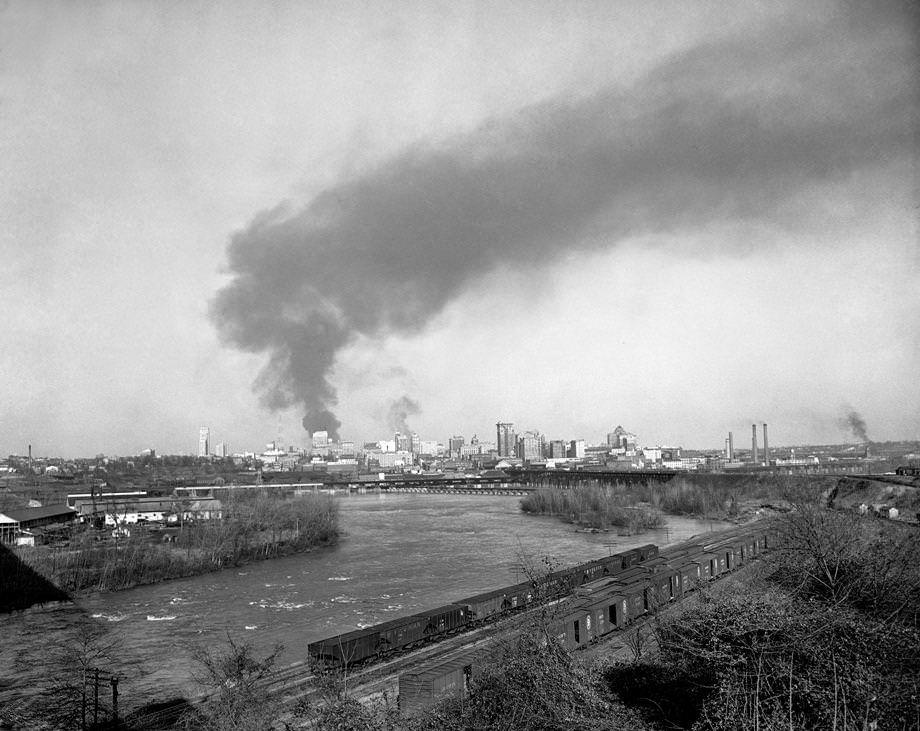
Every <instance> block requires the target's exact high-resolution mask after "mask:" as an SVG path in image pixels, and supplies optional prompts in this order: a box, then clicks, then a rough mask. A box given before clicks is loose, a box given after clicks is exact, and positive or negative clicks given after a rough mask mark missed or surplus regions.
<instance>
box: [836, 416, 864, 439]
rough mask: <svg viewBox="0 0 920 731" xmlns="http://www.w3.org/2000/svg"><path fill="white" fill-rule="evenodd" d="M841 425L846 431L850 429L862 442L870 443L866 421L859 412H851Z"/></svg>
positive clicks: (841, 421) (842, 420)
mask: <svg viewBox="0 0 920 731" xmlns="http://www.w3.org/2000/svg"><path fill="white" fill-rule="evenodd" d="M840 423H841V425H842V426H843V427H844V428H845V429H848V430H849V431H850V432H851V433H852V434H853V436H854V437H856V438H857V439H858V440H859V441H860V442H868V441H869V433H868V431H866V420H865V419H863V418H862V416H860V414H859V412H858V411H850V412H849V413H848V414H847V415H846V416H844V417H843V418H842V419H841V420H840Z"/></svg>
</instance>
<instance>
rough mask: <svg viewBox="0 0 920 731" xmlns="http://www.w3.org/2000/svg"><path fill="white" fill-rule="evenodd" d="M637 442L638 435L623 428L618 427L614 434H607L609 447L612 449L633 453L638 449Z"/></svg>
mask: <svg viewBox="0 0 920 731" xmlns="http://www.w3.org/2000/svg"><path fill="white" fill-rule="evenodd" d="M636 442H637V440H636V435H635V434H633V433H632V432H628V431H626V430H625V429H624V428H623V427H622V426H617V428H616V429H614V430H613V431H612V432H608V433H607V446H608V447H610V448H612V449H622V450H625V451H627V452H633V451H635V449H636Z"/></svg>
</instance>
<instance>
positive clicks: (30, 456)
mask: <svg viewBox="0 0 920 731" xmlns="http://www.w3.org/2000/svg"><path fill="white" fill-rule="evenodd" d="M31 476H32V445H31V444H30V445H29V477H31Z"/></svg>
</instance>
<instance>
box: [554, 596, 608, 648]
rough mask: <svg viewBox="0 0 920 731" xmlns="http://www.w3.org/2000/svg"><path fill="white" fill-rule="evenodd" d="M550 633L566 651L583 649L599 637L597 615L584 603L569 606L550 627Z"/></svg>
mask: <svg viewBox="0 0 920 731" xmlns="http://www.w3.org/2000/svg"><path fill="white" fill-rule="evenodd" d="M550 632H551V634H552V635H553V636H554V637H555V638H556V639H557V640H558V641H559V642H560V643H561V644H562V646H563V647H565V648H566V649H567V650H574V649H576V648H578V647H584V646H585V645H587V644H588V643H589V642H591V641H592V640H594V639H596V638H597V637H599V636H600V634H599V627H598V623H597V615H596V613H595V612H594V611H592V607H591V606H590V604H586V603H584V602H574V603H572V604H571V605H569V606H568V607H567V608H566V610H565V611H564V612H562V614H560V616H559V617H558V618H557V619H556V620H555V622H554V623H553V624H552V625H551V627H550Z"/></svg>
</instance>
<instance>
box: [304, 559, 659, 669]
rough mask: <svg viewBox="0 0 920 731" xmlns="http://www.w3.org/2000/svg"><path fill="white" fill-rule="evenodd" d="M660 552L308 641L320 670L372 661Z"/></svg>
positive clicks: (583, 567) (592, 564) (599, 563)
mask: <svg viewBox="0 0 920 731" xmlns="http://www.w3.org/2000/svg"><path fill="white" fill-rule="evenodd" d="M657 555H658V548H657V547H656V546H655V545H653V544H648V545H645V546H641V547H639V548H634V549H631V550H629V551H623V552H621V553H615V554H613V555H611V556H607V557H606V558H601V559H597V560H594V561H589V562H587V563H583V564H579V565H577V566H573V567H571V568H566V569H562V570H559V571H552V572H549V573H547V574H546V575H544V576H540V577H536V578H535V580H534V581H528V582H523V583H519V584H515V585H513V586H506V587H503V588H501V589H494V590H492V591H487V592H485V593H483V594H477V595H476V596H471V597H465V598H462V599H457V600H456V601H455V602H454V603H452V604H447V605H445V606H442V607H437V608H435V609H430V610H428V611H425V612H419V613H418V614H413V615H410V616H408V617H400V618H398V619H393V620H391V621H389V622H384V623H382V624H377V625H373V626H371V627H365V628H364V629H357V630H353V631H351V632H346V633H344V634H339V635H335V636H334V637H328V638H326V639H323V640H318V641H317V642H312V643H310V644H309V645H308V647H307V652H308V653H309V656H310V662H311V663H312V664H313V665H314V666H315V667H317V668H320V669H330V668H344V667H355V666H359V665H364V664H369V663H371V662H375V661H379V660H382V659H384V658H386V657H389V656H390V655H393V654H396V653H398V652H401V651H403V650H409V649H413V648H415V647H420V646H421V645H423V644H426V643H428V642H435V641H437V640H440V639H443V638H444V637H446V636H448V635H452V634H456V633H457V632H461V631H464V630H466V629H470V628H472V627H476V626H478V625H481V624H484V623H486V622H492V621H495V620H496V619H499V618H500V617H502V616H504V615H506V614H511V613H513V612H515V611H517V610H521V609H523V608H525V607H527V606H529V605H532V604H533V603H534V602H536V601H543V600H550V599H554V598H559V597H562V596H565V595H567V594H570V593H571V592H572V591H574V590H575V589H576V588H577V587H581V586H584V585H588V584H591V583H592V582H595V581H598V580H603V579H604V578H605V577H610V576H613V575H616V574H619V573H621V572H623V571H627V570H629V569H631V568H633V567H635V566H638V565H640V564H641V563H642V562H644V561H649V560H651V559H654V558H655V557H656V556H657Z"/></svg>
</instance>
